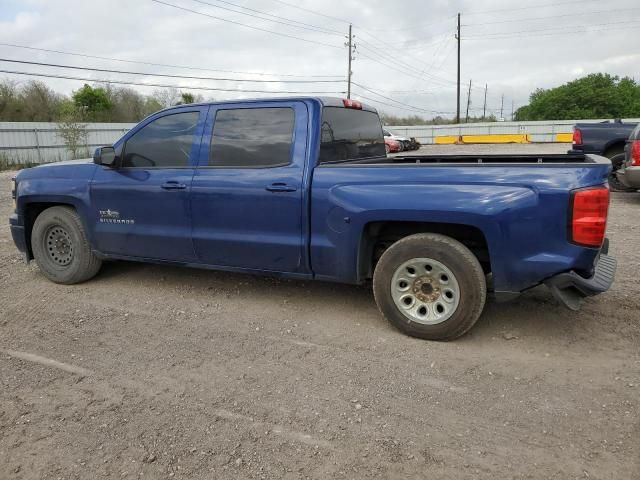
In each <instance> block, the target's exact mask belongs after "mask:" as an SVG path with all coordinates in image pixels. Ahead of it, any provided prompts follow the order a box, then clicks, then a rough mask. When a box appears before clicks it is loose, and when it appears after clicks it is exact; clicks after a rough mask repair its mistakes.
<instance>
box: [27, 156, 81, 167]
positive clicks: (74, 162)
mask: <svg viewBox="0 0 640 480" xmlns="http://www.w3.org/2000/svg"><path fill="white" fill-rule="evenodd" d="M85 163H93V158H80V159H78V160H64V161H62V162H53V163H43V164H42V165H38V166H36V167H33V168H51V167H60V166H66V165H83V164H85Z"/></svg>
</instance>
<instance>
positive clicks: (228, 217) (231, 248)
mask: <svg viewBox="0 0 640 480" xmlns="http://www.w3.org/2000/svg"><path fill="white" fill-rule="evenodd" d="M307 126H308V113H307V107H306V105H305V104H304V103H303V102H295V101H289V102H287V101H283V102H268V103H267V102H265V103H260V104H225V105H218V106H212V107H211V110H210V112H209V116H208V120H207V126H206V129H205V136H204V138H205V139H207V141H206V142H205V141H203V150H205V149H206V154H203V152H201V155H200V158H201V160H200V165H199V166H198V168H197V170H196V172H195V175H194V179H193V186H192V206H191V216H192V218H193V242H194V246H195V250H196V254H197V256H198V260H199V261H200V262H202V263H205V264H208V265H215V266H223V267H230V268H241V269H251V270H262V271H275V272H287V273H308V268H307V267H306V263H305V261H304V259H305V255H304V245H305V236H306V232H307V226H306V225H305V223H304V219H305V218H306V215H305V213H304V211H303V199H304V192H305V186H304V185H303V178H304V172H305V168H306V162H305V157H306V148H307V135H308V132H307Z"/></svg>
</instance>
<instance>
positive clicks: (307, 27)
mask: <svg viewBox="0 0 640 480" xmlns="http://www.w3.org/2000/svg"><path fill="white" fill-rule="evenodd" d="M191 1H192V2H196V3H200V4H201V5H208V6H210V7H213V8H219V9H221V10H226V11H228V12H233V13H238V14H240V15H246V16H248V17H251V18H258V19H260V20H266V21H269V22H274V23H279V24H281V25H287V26H289V27H294V28H301V29H304V30H309V31H312V32H319V33H324V34H326V35H339V36H342V33H341V32H338V31H337V30H330V29H327V28H324V27H318V26H316V25H311V24H309V23H303V22H298V21H297V20H291V19H288V18H285V17H280V16H278V15H272V14H270V13H266V12H261V11H260V10H255V9H253V8H248V7H243V6H241V5H237V4H235V3H231V2H227V1H225V0H215V1H218V2H220V3H225V4H227V5H233V6H234V7H236V8H240V9H244V10H249V11H251V12H256V13H259V14H260V15H262V17H260V16H258V15H252V14H251V13H245V12H241V11H239V10H234V9H232V8H227V7H222V6H220V5H216V4H214V3H209V2H205V1H204V0H191ZM264 16H268V17H273V18H275V19H276V20H274V19H271V18H264ZM283 20H284V21H283ZM292 23H297V24H298V25H292Z"/></svg>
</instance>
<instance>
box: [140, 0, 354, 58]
mask: <svg viewBox="0 0 640 480" xmlns="http://www.w3.org/2000/svg"><path fill="white" fill-rule="evenodd" d="M151 1H152V2H154V3H159V4H161V5H166V6H168V7H172V8H177V9H178V10H183V11H185V12H190V13H195V14H196V15H201V16H203V17H208V18H212V19H214V20H220V21H222V22H228V23H233V24H234V25H240V26H242V27H246V28H251V29H253V30H258V31H260V32H266V33H271V34H273V35H279V36H281V37H286V38H291V39H294V40H300V41H302V42H307V43H313V44H315V45H322V46H325V47H331V48H339V49H342V47H339V46H338V45H332V44H330V43H324V42H318V41H316V40H309V39H308V38H302V37H296V36H295V35H289V34H288V33H282V32H275V31H273V30H268V29H266V28H261V27H256V26H254V25H249V24H246V23H242V22H236V21H235V20H229V19H227V18H223V17H217V16H215V15H209V14H208V13H203V12H198V11H197V10H192V9H190V8H186V7H181V6H179V5H174V4H172V3H167V2H163V1H162V0H151Z"/></svg>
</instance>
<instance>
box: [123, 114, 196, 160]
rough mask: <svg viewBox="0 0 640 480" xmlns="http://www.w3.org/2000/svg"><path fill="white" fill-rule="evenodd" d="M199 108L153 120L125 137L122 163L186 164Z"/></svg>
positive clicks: (189, 154)
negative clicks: (195, 110)
mask: <svg viewBox="0 0 640 480" xmlns="http://www.w3.org/2000/svg"><path fill="white" fill-rule="evenodd" d="M199 117H200V113H199V112H183V113H174V114H172V115H166V116H164V117H160V118H158V119H156V120H153V121H152V122H151V123H148V124H147V125H145V126H144V127H142V129H140V130H138V131H137V132H136V133H135V134H134V135H133V136H132V137H131V138H129V139H128V140H127V143H126V145H125V147H124V155H123V157H122V167H146V168H150V167H164V168H175V167H188V166H189V165H190V162H189V160H190V156H191V147H192V145H193V135H194V133H195V131H196V126H197V125H198V118H199Z"/></svg>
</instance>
